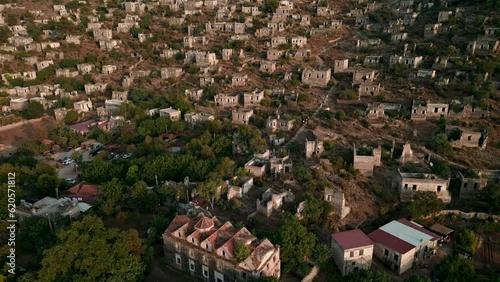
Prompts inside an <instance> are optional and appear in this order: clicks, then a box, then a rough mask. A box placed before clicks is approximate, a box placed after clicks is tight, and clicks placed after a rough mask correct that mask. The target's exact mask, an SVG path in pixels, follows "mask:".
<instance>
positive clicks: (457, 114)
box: [448, 102, 490, 119]
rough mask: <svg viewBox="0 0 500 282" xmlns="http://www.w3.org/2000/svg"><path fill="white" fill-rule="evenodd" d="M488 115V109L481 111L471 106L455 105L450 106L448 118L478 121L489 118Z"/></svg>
mask: <svg viewBox="0 0 500 282" xmlns="http://www.w3.org/2000/svg"><path fill="white" fill-rule="evenodd" d="M489 115H490V113H489V110H488V109H483V108H481V107H474V106H473V105H471V104H465V105H461V104H460V103H459V102H458V104H457V103H455V104H453V105H452V107H451V109H450V111H449V112H448V116H450V117H452V118H457V119H468V118H471V119H480V118H487V117H489Z"/></svg>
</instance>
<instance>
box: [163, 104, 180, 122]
mask: <svg viewBox="0 0 500 282" xmlns="http://www.w3.org/2000/svg"><path fill="white" fill-rule="evenodd" d="M160 117H168V118H169V119H170V120H172V121H176V120H180V119H181V111H179V110H177V109H173V108H172V107H168V108H166V109H161V110H160Z"/></svg>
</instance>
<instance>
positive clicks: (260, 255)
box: [164, 214, 277, 271]
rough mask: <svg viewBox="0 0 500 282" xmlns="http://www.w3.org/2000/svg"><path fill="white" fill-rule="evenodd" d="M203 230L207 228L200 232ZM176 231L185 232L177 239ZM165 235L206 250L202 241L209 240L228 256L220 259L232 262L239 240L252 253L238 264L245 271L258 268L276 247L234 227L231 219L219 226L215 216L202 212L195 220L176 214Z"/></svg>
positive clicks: (262, 265) (213, 247)
mask: <svg viewBox="0 0 500 282" xmlns="http://www.w3.org/2000/svg"><path fill="white" fill-rule="evenodd" d="M203 230H207V231H206V232H203ZM177 231H181V234H182V233H184V235H185V236H181V238H179V237H178V236H177V234H176V232H177ZM164 235H167V236H170V237H173V238H175V239H177V240H181V241H184V242H183V243H184V244H189V245H191V246H192V245H195V246H196V247H197V248H201V249H203V250H204V251H206V249H205V247H204V246H205V245H204V242H208V243H209V245H211V246H212V250H219V251H220V250H224V251H225V252H226V253H227V254H228V257H229V258H230V259H226V258H225V257H219V258H220V259H223V260H229V261H231V262H233V263H236V262H235V261H234V260H235V259H234V257H235V255H234V252H235V249H236V245H237V244H238V243H240V242H241V243H243V244H245V245H246V246H247V247H248V248H249V249H250V252H251V255H250V256H249V257H248V258H247V259H246V260H245V261H243V262H240V263H239V264H237V267H239V268H242V269H246V270H248V271H259V270H261V269H262V268H263V267H264V265H265V264H266V262H267V261H268V260H269V259H270V258H271V255H272V254H273V253H274V252H275V251H276V250H277V247H275V246H274V245H273V244H272V243H271V242H270V241H269V240H267V239H264V240H263V241H261V242H259V241H258V240H257V238H256V237H255V236H254V235H253V234H252V233H251V232H250V231H248V230H247V229H246V228H245V227H243V228H241V229H237V228H235V227H234V226H233V225H232V224H231V223H230V222H225V223H224V224H222V225H220V221H219V220H218V219H217V217H215V216H214V217H212V218H209V217H206V216H205V215H203V214H200V215H198V216H197V218H194V219H193V218H191V217H189V216H187V215H178V216H176V217H175V218H174V220H173V221H172V223H170V225H169V226H168V228H167V229H166V230H165V233H164ZM191 238H195V241H194V242H193V241H192V240H191ZM211 253H212V252H211ZM215 253H217V252H215ZM212 254H213V253H212Z"/></svg>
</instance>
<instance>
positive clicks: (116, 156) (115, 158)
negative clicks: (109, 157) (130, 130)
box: [113, 154, 122, 160]
mask: <svg viewBox="0 0 500 282" xmlns="http://www.w3.org/2000/svg"><path fill="white" fill-rule="evenodd" d="M121 157H122V156H121V155H120V154H116V155H114V156H113V160H117V159H119V158H121Z"/></svg>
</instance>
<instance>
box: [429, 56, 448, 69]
mask: <svg viewBox="0 0 500 282" xmlns="http://www.w3.org/2000/svg"><path fill="white" fill-rule="evenodd" d="M448 59H449V57H448V56H438V57H436V58H435V59H434V64H432V69H434V70H444V69H446V68H447V67H448Z"/></svg>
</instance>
